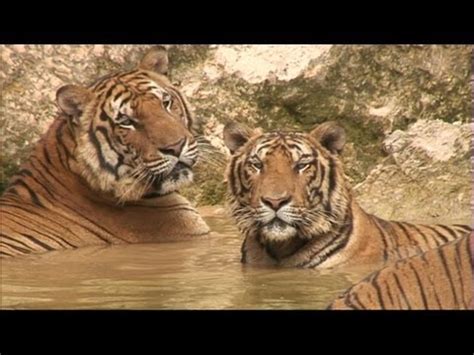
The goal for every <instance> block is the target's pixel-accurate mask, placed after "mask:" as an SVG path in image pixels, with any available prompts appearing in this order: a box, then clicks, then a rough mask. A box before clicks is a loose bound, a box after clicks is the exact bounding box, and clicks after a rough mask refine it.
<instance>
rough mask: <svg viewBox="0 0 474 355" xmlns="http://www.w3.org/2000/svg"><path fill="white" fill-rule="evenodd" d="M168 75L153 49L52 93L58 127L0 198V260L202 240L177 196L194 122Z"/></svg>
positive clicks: (205, 230)
mask: <svg viewBox="0 0 474 355" xmlns="http://www.w3.org/2000/svg"><path fill="white" fill-rule="evenodd" d="M168 68H169V58H168V51H167V49H166V48H165V47H164V46H155V47H152V48H151V49H150V50H149V51H147V52H146V53H145V55H144V56H143V57H142V60H141V61H140V62H139V64H138V65H137V66H136V67H135V68H134V69H132V70H123V71H120V72H117V73H111V74H108V75H105V76H103V77H101V78H99V79H98V80H96V81H95V82H93V83H92V84H90V85H88V86H79V85H65V86H63V87H61V88H59V90H57V92H56V103H57V105H58V107H59V113H58V115H57V117H56V118H55V120H54V121H53V123H52V124H51V126H50V127H49V129H48V130H47V131H46V133H45V134H44V135H43V136H42V137H41V138H40V139H39V141H38V142H37V143H36V145H35V146H34V149H33V151H32V153H31V155H30V157H29V158H28V159H27V161H26V162H25V163H24V164H23V165H21V166H20V168H19V171H18V173H17V174H15V175H14V176H13V177H12V178H11V180H10V181H9V185H8V187H7V188H6V190H5V191H4V193H3V195H2V196H1V197H0V218H1V235H0V257H2V258H6V257H18V256H25V255H29V254H38V253H45V252H50V251H55V250H66V249H77V248H80V247H85V246H91V245H115V244H127V243H145V242H167V241H180V240H186V239H192V238H198V237H204V236H206V235H208V234H209V227H208V226H207V224H206V223H205V221H204V220H203V219H202V218H201V216H200V214H199V213H198V212H197V210H195V209H194V208H193V207H192V206H191V204H190V203H189V201H188V200H187V199H185V198H184V197H183V196H181V195H180V194H179V192H178V191H179V189H180V188H181V187H183V186H186V185H189V184H190V183H192V180H193V166H194V165H195V163H196V161H197V159H198V157H199V155H198V148H199V147H198V142H197V139H195V136H196V134H197V130H198V122H197V120H196V119H195V118H194V115H193V114H192V112H191V109H190V107H189V104H188V102H187V100H186V99H185V98H184V97H183V95H182V94H181V93H180V91H179V90H178V88H177V87H176V86H175V85H173V84H172V83H171V81H170V78H169V76H168Z"/></svg>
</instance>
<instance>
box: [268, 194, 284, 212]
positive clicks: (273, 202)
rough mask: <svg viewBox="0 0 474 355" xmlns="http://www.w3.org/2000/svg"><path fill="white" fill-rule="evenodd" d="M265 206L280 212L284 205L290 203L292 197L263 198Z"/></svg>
mask: <svg viewBox="0 0 474 355" xmlns="http://www.w3.org/2000/svg"><path fill="white" fill-rule="evenodd" d="M261 200H262V202H263V204H265V205H267V206H268V207H271V208H272V209H273V210H275V211H278V210H279V209H280V208H282V207H283V205H286V204H287V203H289V202H290V200H291V197H290V196H288V195H286V196H284V197H280V198H271V197H262V198H261Z"/></svg>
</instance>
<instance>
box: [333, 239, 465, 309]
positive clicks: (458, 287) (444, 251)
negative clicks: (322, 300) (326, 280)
mask: <svg viewBox="0 0 474 355" xmlns="http://www.w3.org/2000/svg"><path fill="white" fill-rule="evenodd" d="M469 239H471V243H472V237H468V236H467V235H465V236H463V237H461V238H460V239H457V240H454V241H451V242H448V243H446V244H444V245H441V246H440V247H439V248H436V249H430V250H428V251H426V252H425V253H422V254H419V255H415V256H412V257H410V258H407V259H402V260H399V261H397V262H395V263H392V264H389V265H387V266H385V267H384V268H382V269H381V270H379V271H376V272H374V273H372V274H371V275H369V276H367V277H366V278H365V279H364V280H362V281H361V282H358V283H356V284H355V285H354V286H352V287H351V288H349V289H348V290H346V291H345V292H344V293H343V294H342V295H341V296H339V297H338V298H337V299H336V300H334V301H333V302H332V303H331V304H330V305H329V307H328V309H330V310H366V309H386V310H420V309H473V308H474V297H473V287H474V284H473V270H472V268H473V265H472V263H470V262H469V260H472V250H471V247H470V245H469Z"/></svg>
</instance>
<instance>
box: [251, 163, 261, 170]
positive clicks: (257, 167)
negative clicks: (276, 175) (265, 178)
mask: <svg viewBox="0 0 474 355" xmlns="http://www.w3.org/2000/svg"><path fill="white" fill-rule="evenodd" d="M250 165H251V166H252V168H254V169H255V170H261V169H262V168H263V164H262V162H261V161H252V162H250Z"/></svg>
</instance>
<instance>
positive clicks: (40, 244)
mask: <svg viewBox="0 0 474 355" xmlns="http://www.w3.org/2000/svg"><path fill="white" fill-rule="evenodd" d="M19 234H20V235H21V236H23V237H25V238H27V239H29V240H31V241H32V242H33V243H35V244H37V245H39V246H40V247H42V248H44V249H45V250H48V251H51V250H54V248H52V247H50V246H49V245H47V244H45V243H43V242H42V241H40V240H38V239H36V238H35V237H33V236H31V235H29V234H24V233H19Z"/></svg>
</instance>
